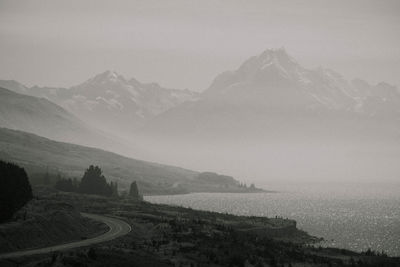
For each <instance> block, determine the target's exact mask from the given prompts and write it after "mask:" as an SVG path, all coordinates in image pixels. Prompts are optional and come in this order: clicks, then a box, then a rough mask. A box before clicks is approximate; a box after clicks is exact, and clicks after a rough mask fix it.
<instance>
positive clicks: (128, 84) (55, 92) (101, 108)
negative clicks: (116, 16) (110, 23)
mask: <svg viewBox="0 0 400 267" xmlns="http://www.w3.org/2000/svg"><path fill="white" fill-rule="evenodd" d="M0 86H2V87H4V88H8V89H10V90H13V91H15V92H16V93H20V94H27V95H30V96H35V97H39V98H45V99H47V100H49V101H52V102H54V103H56V104H57V105H59V106H61V107H63V108H64V109H65V110H67V111H68V112H70V113H72V114H74V115H75V116H77V117H79V118H80V119H81V120H83V121H85V122H87V123H88V124H90V125H93V126H95V127H97V128H99V129H101V130H104V131H107V132H113V133H121V132H122V133H128V134H129V133H131V132H132V131H133V130H134V129H136V128H137V127H139V126H140V125H142V124H143V123H144V122H145V121H147V120H149V119H151V118H153V117H154V116H157V115H158V114H160V113H163V112H164V111H166V110H168V109H170V108H172V107H174V106H176V105H179V104H180V103H182V102H184V101H186V100H189V99H194V98H195V97H196V96H197V93H195V92H192V91H189V90H177V89H167V88H163V87H161V86H160V85H158V84H157V83H141V82H139V81H137V80H135V79H130V80H127V79H125V78H124V77H123V76H122V75H119V74H117V73H116V72H113V71H106V72H104V73H101V74H98V75H96V76H95V77H93V78H90V79H88V80H87V81H85V82H83V83H81V84H79V85H76V86H72V87H70V88H53V87H38V86H33V87H30V88H28V87H26V86H24V85H22V84H21V83H18V82H16V81H10V80H8V81H7V80H6V81H4V80H3V81H0Z"/></svg>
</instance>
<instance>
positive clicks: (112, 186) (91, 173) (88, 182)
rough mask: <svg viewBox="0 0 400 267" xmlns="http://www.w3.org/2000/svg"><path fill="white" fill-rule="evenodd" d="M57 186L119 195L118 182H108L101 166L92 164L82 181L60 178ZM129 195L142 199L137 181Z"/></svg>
mask: <svg viewBox="0 0 400 267" xmlns="http://www.w3.org/2000/svg"><path fill="white" fill-rule="evenodd" d="M55 188H56V189H58V190H60V191H64V192H77V193H82V194H94V195H101V196H107V197H110V196H118V183H117V182H110V183H107V180H106V178H105V177H104V175H103V173H102V170H101V169H100V167H98V166H93V165H90V166H89V168H88V169H86V171H85V173H84V175H83V177H82V179H81V181H80V182H79V181H78V180H77V179H76V178H75V179H70V178H68V179H65V178H60V179H59V180H58V181H57V182H56V184H55ZM129 197H131V198H135V199H141V196H140V194H139V190H138V187H137V184H136V182H133V183H132V184H131V187H130V192H129Z"/></svg>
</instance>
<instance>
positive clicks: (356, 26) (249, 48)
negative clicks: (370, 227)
mask: <svg viewBox="0 0 400 267" xmlns="http://www.w3.org/2000/svg"><path fill="white" fill-rule="evenodd" d="M282 46H284V47H285V48H286V50H287V51H288V53H289V54H291V55H292V56H293V57H295V58H296V59H297V61H299V62H300V63H301V64H303V65H304V66H306V67H311V68H313V67H317V66H325V67H329V68H332V69H334V70H336V71H338V72H340V73H342V74H344V75H345V76H346V77H348V78H355V77H361V78H364V79H366V80H368V81H370V82H378V81H382V80H384V81H387V82H389V83H392V84H395V85H397V86H399V85H400V1H398V0H393V1H392V0H385V1H382V0H376V1H367V0H358V1H351V0H343V1H322V0H315V1H293V0H291V1H251V0H243V1H234V0H226V1H216V0H215V1H207V0H199V1H191V0H182V1H179V0H173V1H166V0H159V1H152V0H143V1H133V0H127V1H116V0H113V1H104V0H93V1H83V0H76V1H71V0H66V1H58V0H48V1H42V0H32V1H15V0H10V1H4V0H0V79H15V80H18V81H20V82H23V83H25V84H27V85H34V84H38V85H49V86H71V85H75V84H78V83H80V82H82V81H84V80H86V79H87V78H89V77H91V76H93V75H94V74H97V73H99V72H103V71H105V70H107V69H110V70H115V71H117V72H119V73H121V74H123V75H124V76H126V77H127V78H131V77H135V78H136V79H138V80H140V81H144V82H151V81H155V82H159V83H160V84H161V85H164V86H167V87H174V88H182V89H183V88H190V89H193V90H203V89H205V88H206V87H207V86H208V85H209V84H210V82H211V81H212V79H213V78H214V77H215V76H216V75H217V74H218V73H220V72H222V71H225V70H229V69H235V68H236V67H238V65H239V64H240V63H242V62H243V61H244V60H245V59H247V58H248V57H250V56H252V55H256V54H259V53H261V52H262V51H263V50H265V49H267V48H273V47H282Z"/></svg>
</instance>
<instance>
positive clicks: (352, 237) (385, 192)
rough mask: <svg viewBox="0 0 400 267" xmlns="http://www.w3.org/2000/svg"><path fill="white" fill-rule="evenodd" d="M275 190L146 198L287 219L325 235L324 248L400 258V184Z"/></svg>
mask: <svg viewBox="0 0 400 267" xmlns="http://www.w3.org/2000/svg"><path fill="white" fill-rule="evenodd" d="M265 188H267V187H265ZM269 188H271V187H269ZM275 188H276V189H277V190H279V192H277V193H256V194H236V193H234V194H233V193H224V194H220V193H195V194H187V195H174V196H147V197H145V200H147V201H150V202H153V203H164V204H172V205H179V206H184V207H191V208H194V209H201V210H209V211H217V212H224V213H225V212H228V213H232V214H237V215H256V216H267V217H275V216H282V217H285V218H290V219H294V220H296V221H297V225H298V228H300V229H303V230H305V231H307V232H308V233H310V234H312V235H314V236H318V237H323V238H324V239H325V240H326V241H325V242H323V244H322V245H324V246H333V247H340V248H347V249H352V250H356V251H365V250H367V249H368V248H371V249H373V250H376V251H385V252H386V253H387V254H389V255H392V256H400V184H390V185H379V184H363V185H290V186H288V185H286V186H276V187H273V189H275Z"/></svg>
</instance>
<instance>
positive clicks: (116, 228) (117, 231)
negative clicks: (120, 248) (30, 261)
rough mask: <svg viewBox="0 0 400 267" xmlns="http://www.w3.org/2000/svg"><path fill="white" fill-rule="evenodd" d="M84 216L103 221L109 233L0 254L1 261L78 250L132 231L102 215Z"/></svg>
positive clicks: (122, 223)
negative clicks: (72, 249)
mask: <svg viewBox="0 0 400 267" xmlns="http://www.w3.org/2000/svg"><path fill="white" fill-rule="evenodd" d="M81 214H82V216H84V217H87V218H90V219H93V220H97V221H101V222H103V223H105V224H107V226H108V227H109V228H110V229H109V230H108V232H106V233H104V234H102V235H99V236H97V237H94V238H90V239H85V240H81V241H75V242H71V243H66V244H61V245H55V246H51V247H45V248H38V249H30V250H23V251H15V252H9V253H4V254H0V259H6V258H16V257H22V256H28V255H34V254H42V253H48V252H52V251H58V250H65V249H71V248H77V247H84V246H88V245H92V244H96V243H100V242H104V241H109V240H112V239H115V238H117V237H120V236H123V235H126V234H127V233H129V232H130V231H131V227H130V226H129V224H127V223H126V222H124V221H122V220H119V219H115V218H111V217H106V216H102V215H96V214H89V213H81Z"/></svg>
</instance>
